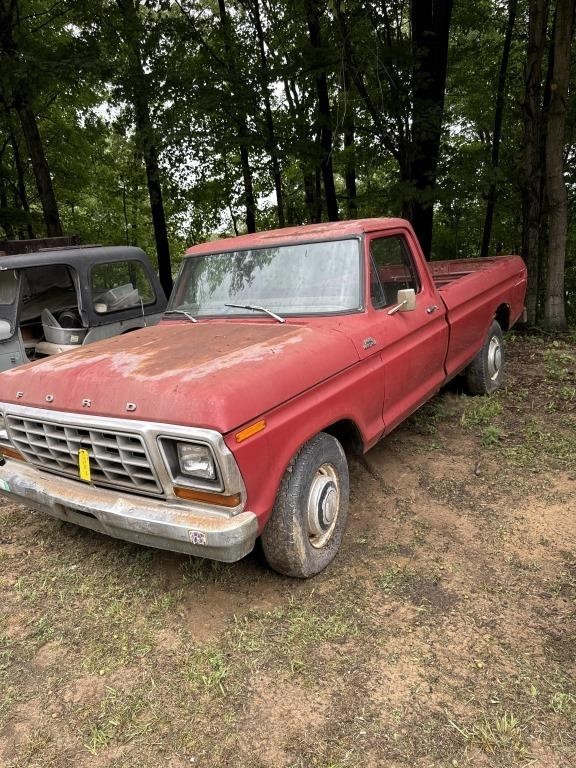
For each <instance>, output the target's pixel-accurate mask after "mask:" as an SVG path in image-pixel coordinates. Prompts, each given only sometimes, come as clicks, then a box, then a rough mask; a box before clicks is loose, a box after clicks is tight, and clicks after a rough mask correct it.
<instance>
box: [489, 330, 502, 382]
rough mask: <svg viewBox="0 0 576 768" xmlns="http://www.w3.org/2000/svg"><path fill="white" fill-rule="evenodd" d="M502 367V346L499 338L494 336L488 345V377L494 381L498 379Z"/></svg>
mask: <svg viewBox="0 0 576 768" xmlns="http://www.w3.org/2000/svg"><path fill="white" fill-rule="evenodd" d="M501 366H502V346H501V344H500V339H499V338H498V337H497V336H492V338H491V339H490V344H489V345H488V376H490V379H491V380H492V381H495V380H496V379H497V378H498V374H499V373H500V367H501Z"/></svg>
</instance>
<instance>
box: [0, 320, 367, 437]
mask: <svg viewBox="0 0 576 768" xmlns="http://www.w3.org/2000/svg"><path fill="white" fill-rule="evenodd" d="M357 361H358V355H357V353H356V350H355V348H354V345H353V343H352V342H351V341H350V340H349V339H348V338H346V337H345V336H343V335H342V334H340V333H338V332H336V331H332V330H330V328H326V327H323V326H322V324H321V323H319V324H317V325H315V326H312V325H311V324H309V325H298V324H295V323H294V324H293V323H290V324H289V323H286V324H285V325H280V324H278V323H273V322H270V321H269V320H265V321H264V322H254V323H250V322H238V321H236V322H221V323H218V322H209V323H195V324H193V323H189V322H187V321H178V322H177V323H174V324H164V325H161V326H157V327H154V328H146V329H143V330H141V331H136V332H134V333H131V334H128V335H126V336H119V337H117V338H115V339H112V340H106V341H103V342H96V343H95V344H92V345H91V346H90V347H87V348H81V349H79V350H78V351H75V352H70V353H67V354H66V355H61V356H54V357H52V358H47V359H46V360H42V361H40V362H37V363H32V364H30V365H28V366H24V367H23V368H21V369H16V370H15V371H7V372H6V375H3V376H1V377H0V400H1V401H4V402H18V403H21V404H22V403H25V404H26V405H31V406H37V407H40V408H48V407H49V408H53V409H56V410H64V411H67V410H70V411H80V412H81V411H82V410H83V405H82V404H83V402H84V401H86V400H89V401H90V407H89V409H88V408H86V411H87V413H88V412H89V413H91V414H94V415H97V416H124V417H125V418H135V419H141V420H142V419H144V420H149V421H160V422H167V423H174V424H181V425H185V426H186V425H189V426H198V427H210V428H212V429H217V430H218V431H220V432H223V433H225V432H228V431H229V430H231V429H234V428H235V427H238V426H239V425H242V424H244V423H246V422H247V421H249V420H251V419H253V418H254V417H256V416H258V415H259V414H261V413H263V412H265V411H268V410H269V409H270V408H273V407H275V406H277V405H278V404H279V403H283V402H285V401H286V400H289V399H290V398H291V397H294V395H296V394H297V393H299V392H302V391H305V390H307V389H308V388H310V387H312V386H314V385H316V384H318V383H319V382H321V381H323V380H324V379H327V378H329V377H331V376H333V375H334V374H336V373H338V372H339V371H342V370H343V369H345V368H348V367H349V366H351V365H353V364H354V363H355V362H357ZM20 371H21V372H20ZM18 391H21V392H23V396H22V397H21V398H17V394H16V393H17V392H18ZM47 395H52V396H53V400H52V401H51V402H49V403H48V402H47V401H46V396H47ZM129 402H130V403H135V404H136V409H135V410H134V411H132V412H130V413H129V412H127V411H126V404H127V403H129Z"/></svg>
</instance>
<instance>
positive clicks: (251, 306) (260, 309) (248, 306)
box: [224, 304, 286, 323]
mask: <svg viewBox="0 0 576 768" xmlns="http://www.w3.org/2000/svg"><path fill="white" fill-rule="evenodd" d="M224 306H225V307H234V308H235V309H251V310H252V311H253V312H265V313H266V314H267V315H270V317H273V318H274V320H278V322H279V323H285V322H286V320H284V318H283V317H280V315H277V314H276V312H272V310H271V309H267V308H266V307H260V306H258V304H224Z"/></svg>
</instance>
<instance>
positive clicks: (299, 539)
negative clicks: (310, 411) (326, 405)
mask: <svg viewBox="0 0 576 768" xmlns="http://www.w3.org/2000/svg"><path fill="white" fill-rule="evenodd" d="M349 495H350V482H349V477H348V463H347V461H346V456H345V454H344V451H343V449H342V446H341V445H340V443H339V442H338V440H336V438H334V437H332V436H331V435H328V434H326V433H325V432H320V433H319V434H318V435H316V437H313V438H312V439H311V440H309V441H308V442H307V443H305V444H304V445H303V446H302V448H300V450H299V451H298V453H297V454H296V456H294V458H293V459H292V461H291V462H290V465H289V466H288V468H287V470H286V472H285V473H284V477H283V478H282V483H281V485H280V489H279V491H278V496H277V497H276V503H275V505H274V509H273V510H272V514H271V516H270V519H269V520H268V523H267V524H266V527H265V528H264V531H263V532H262V548H263V550H264V555H265V557H266V560H267V561H268V564H269V565H270V567H271V568H273V569H274V570H275V571H278V572H279V573H283V574H284V575H285V576H294V577H296V578H299V579H306V578H308V577H309V576H314V575H315V574H317V573H320V571H322V570H324V568H326V566H327V565H328V564H329V563H330V562H331V561H332V560H333V559H334V557H335V556H336V553H337V552H338V549H339V547H340V542H341V541H342V534H343V533H344V528H345V526H346V518H347V516H348V499H349Z"/></svg>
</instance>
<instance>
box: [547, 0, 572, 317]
mask: <svg viewBox="0 0 576 768" xmlns="http://www.w3.org/2000/svg"><path fill="white" fill-rule="evenodd" d="M574 5H575V4H574V0H558V2H557V5H556V15H555V23H554V59H553V64H552V84H551V89H550V110H549V113H548V131H547V135H546V190H547V196H548V208H549V222H550V223H549V227H550V230H549V239H548V273H547V281H546V301H545V304H544V320H545V323H546V325H547V326H548V327H549V328H551V329H553V330H564V329H565V328H566V311H565V305H564V298H565V297H564V265H565V260H566V235H567V229H568V196H567V193H566V183H565V181H564V130H565V126H566V101H567V98H568V84H569V79H570V46H571V42H572V33H573V29H574Z"/></svg>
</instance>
